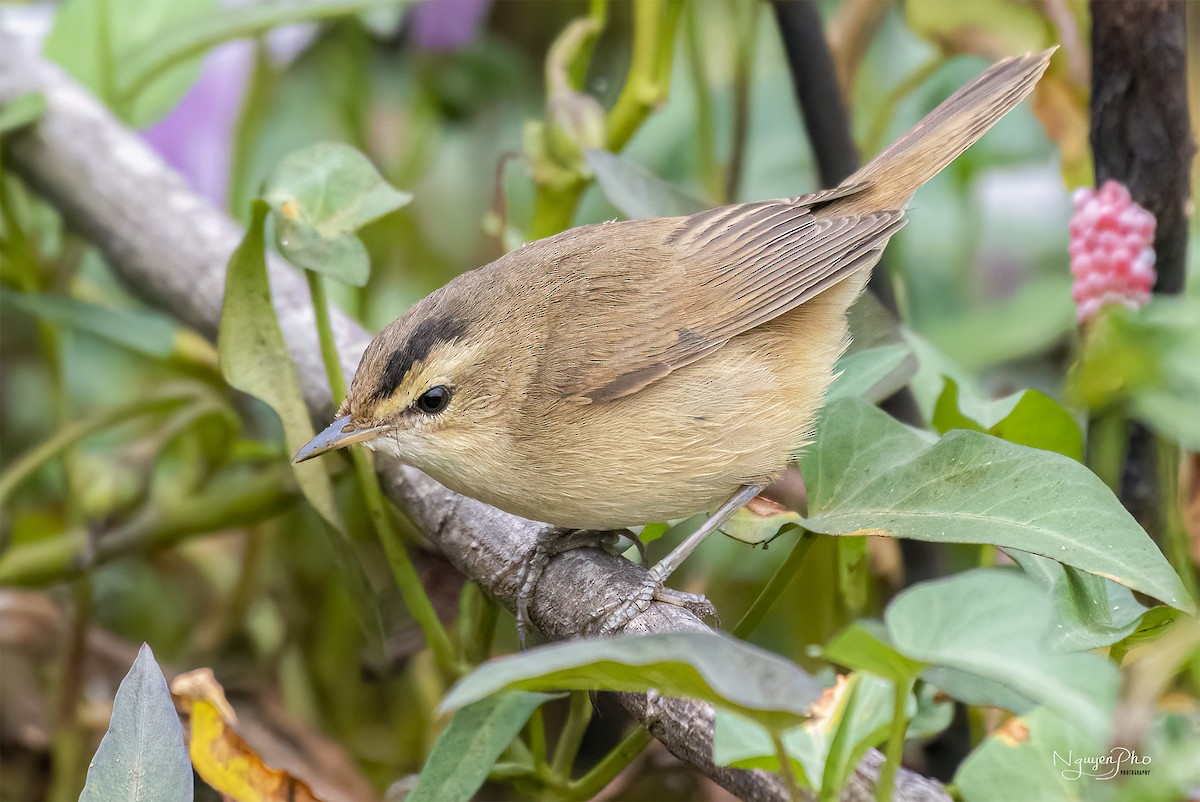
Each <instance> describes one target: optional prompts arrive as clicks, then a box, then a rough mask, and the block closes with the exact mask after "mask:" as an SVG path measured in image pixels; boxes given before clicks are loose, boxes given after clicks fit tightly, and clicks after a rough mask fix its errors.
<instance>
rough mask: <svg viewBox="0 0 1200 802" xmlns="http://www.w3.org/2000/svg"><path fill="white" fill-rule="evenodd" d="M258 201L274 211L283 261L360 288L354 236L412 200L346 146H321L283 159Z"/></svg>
mask: <svg viewBox="0 0 1200 802" xmlns="http://www.w3.org/2000/svg"><path fill="white" fill-rule="evenodd" d="M263 199H264V200H265V201H266V202H267V203H269V204H270V205H271V209H272V210H273V211H274V212H275V237H276V240H277V241H278V244H279V249H280V251H282V252H283V255H284V256H286V257H287V259H288V261H290V262H291V263H292V264H294V265H296V266H297V267H301V268H304V269H305V270H315V271H317V272H318V273H324V274H326V275H329V276H332V277H333V278H336V279H338V280H339V281H343V282H345V283H347V284H352V285H354V286H357V287H361V286H363V285H364V284H366V283H367V279H368V278H369V277H370V273H371V265H370V261H369V259H368V258H367V249H366V248H365V247H364V246H363V244H362V242H361V241H360V240H359V239H358V237H356V236H355V235H354V232H355V231H357V230H358V229H360V228H362V227H363V226H365V225H366V224H367V223H370V222H371V221H373V220H377V219H379V218H380V217H382V216H383V215H385V214H387V213H389V212H392V211H395V210H396V209H399V208H400V207H401V206H404V205H406V204H407V203H408V202H409V201H410V200H412V195H410V194H409V193H407V192H401V191H399V190H397V189H395V188H394V187H392V186H391V185H390V184H388V183H387V182H386V181H384V180H383V177H382V176H380V175H379V171H378V170H376V169H375V165H373V164H371V162H370V160H369V159H368V158H367V157H366V156H364V155H363V154H361V153H359V152H358V151H357V150H355V149H354V148H352V147H350V146H349V145H345V144H341V143H337V142H323V143H320V144H317V145H312V146H310V147H307V148H304V149H302V150H298V151H295V152H294V153H291V154H289V155H287V156H286V157H284V159H283V161H281V162H280V163H279V166H278V167H276V168H275V171H274V172H273V173H272V174H271V177H270V178H269V179H268V180H267V183H266V187H265V189H264V191H263Z"/></svg>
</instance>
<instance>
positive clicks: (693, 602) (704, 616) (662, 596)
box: [596, 565, 720, 635]
mask: <svg viewBox="0 0 1200 802" xmlns="http://www.w3.org/2000/svg"><path fill="white" fill-rule="evenodd" d="M657 568H658V566H657V565H656V566H655V567H654V568H651V569H650V571H649V573H648V575H647V576H646V578H645V579H644V580H642V585H641V587H640V588H638V591H637V593H636V594H635V595H634V596H633V597H632V598H629V599H622V600H621V601H619V602H617V603H615V604H613V605H611V606H610V607H608V608H606V609H604V610H603V611H601V613H600V615H599V616H597V627H596V628H597V630H598V631H599V633H600V634H601V635H615V634H616V633H618V632H620V631H621V630H622V629H624V628H625V627H626V626H628V625H629V623H630V622H631V621H633V619H635V618H637V617H638V616H639V615H641V614H642V613H644V612H646V611H647V610H649V609H650V605H651V603H653V602H656V601H658V602H663V603H664V604H673V605H675V606H676V607H682V608H684V609H685V610H689V611H691V612H692V613H693V614H694V615H696V617H698V618H700V619H701V620H704V621H711V622H713V623H714V624H719V622H720V617H719V616H718V615H717V608H716V607H714V606H713V604H712V602H710V601H709V600H708V599H706V598H705V597H704V596H702V595H701V594H699V593H687V592H685V591H682V590H674V589H673V588H668V587H666V586H665V585H663V582H664V581H665V578H664V577H663V576H661V575H660V573H659V572H658V571H657V570H656V569H657Z"/></svg>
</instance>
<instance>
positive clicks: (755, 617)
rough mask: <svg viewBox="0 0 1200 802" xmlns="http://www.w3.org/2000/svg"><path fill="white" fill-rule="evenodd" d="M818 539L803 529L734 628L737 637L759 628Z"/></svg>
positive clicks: (734, 634)
mask: <svg viewBox="0 0 1200 802" xmlns="http://www.w3.org/2000/svg"><path fill="white" fill-rule="evenodd" d="M816 540H817V536H816V535H814V534H813V533H812V532H806V531H803V530H801V532H800V537H799V538H797V540H796V543H795V545H793V546H792V550H791V552H790V553H789V554H788V556H787V558H786V559H784V561H783V562H782V563H780V565H779V567H778V568H776V569H775V573H774V574H772V575H771V578H770V580H768V581H767V584H766V586H765V587H764V588H763V589H762V592H761V593H759V594H758V598H756V599H755V600H754V603H753V604H751V605H750V609H749V610H747V611H746V614H745V615H743V616H742V620H741V621H738V622H737V626H735V627H734V628H733V632H732V634H733V636H734V637H735V638H745V637H746V636H747V635H749V634H750V633H751V632H753V631H754V630H755V629H757V628H758V625H759V624H761V623H762V620H763V619H764V618H766V617H767V613H768V612H770V610H771V607H773V606H774V605H775V602H776V601H778V600H779V596H780V594H782V593H783V589H784V588H786V587H787V585H788V583H789V582H791V581H792V578H793V577H795V576H796V572H797V571H798V570H799V568H800V564H801V563H803V562H804V558H805V557H806V556H808V552H809V550H810V549H811V548H812V546H813V543H815V542H816Z"/></svg>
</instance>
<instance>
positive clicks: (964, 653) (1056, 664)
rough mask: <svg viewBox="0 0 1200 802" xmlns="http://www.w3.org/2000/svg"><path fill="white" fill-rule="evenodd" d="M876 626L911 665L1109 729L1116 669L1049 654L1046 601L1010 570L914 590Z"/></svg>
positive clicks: (1050, 622) (1085, 658)
mask: <svg viewBox="0 0 1200 802" xmlns="http://www.w3.org/2000/svg"><path fill="white" fill-rule="evenodd" d="M884 623H885V624H886V626H887V630H888V635H889V636H890V638H891V641H892V645H893V646H894V647H895V649H896V650H897V651H898V652H900V653H901V654H903V655H905V656H906V657H908V658H910V659H912V660H920V661H922V662H925V663H929V664H932V665H937V666H945V667H947V668H951V669H955V670H957V671H962V672H965V673H967V674H971V675H975V676H978V677H982V678H984V679H986V680H990V681H992V682H996V683H999V684H1001V685H1004V686H1006V687H1008V688H1011V689H1012V690H1013V691H1015V692H1016V693H1018V694H1020V695H1022V696H1024V697H1026V698H1028V699H1031V700H1033V701H1036V702H1040V703H1041V704H1044V705H1046V706H1048V707H1050V708H1052V709H1054V710H1057V711H1058V712H1060V713H1061V714H1062V715H1064V716H1067V717H1069V718H1071V719H1073V720H1074V721H1076V722H1078V723H1079V724H1080V725H1081V726H1084V727H1087V728H1088V729H1089V730H1090V731H1092V732H1106V731H1107V730H1108V729H1109V727H1110V726H1111V720H1110V714H1111V710H1112V707H1113V706H1114V705H1115V703H1116V694H1117V686H1118V683H1119V680H1120V678H1119V674H1118V671H1117V668H1116V666H1114V665H1113V664H1112V663H1110V662H1108V661H1107V660H1104V659H1103V658H1100V657H1097V656H1096V655H1094V654H1091V653H1088V652H1084V653H1061V652H1056V651H1054V650H1053V649H1052V648H1051V646H1050V638H1051V636H1052V632H1053V629H1054V606H1053V601H1052V600H1051V599H1050V597H1049V595H1048V594H1046V593H1045V592H1044V591H1042V590H1041V589H1040V588H1038V587H1037V586H1036V585H1035V584H1034V583H1033V582H1032V581H1030V580H1029V579H1028V578H1026V577H1023V576H1021V575H1020V574H1019V573H1017V572H1016V571H1013V570H1009V569H977V570H974V571H968V572H966V573H963V574H958V575H956V576H952V577H949V578H947V579H940V580H936V581H932V582H924V583H922V584H920V585H916V586H914V587H911V588H909V589H908V590H905V591H904V592H903V593H901V594H900V595H899V596H897V597H896V598H895V599H894V600H893V601H892V603H891V604H889V605H888V608H887V610H886V611H885V613H884Z"/></svg>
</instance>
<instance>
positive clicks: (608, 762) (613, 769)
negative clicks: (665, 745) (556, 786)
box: [567, 727, 652, 799]
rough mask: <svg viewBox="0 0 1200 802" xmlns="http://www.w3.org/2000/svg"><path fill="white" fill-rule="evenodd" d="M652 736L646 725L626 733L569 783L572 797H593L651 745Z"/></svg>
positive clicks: (568, 786) (568, 788) (568, 787)
mask: <svg viewBox="0 0 1200 802" xmlns="http://www.w3.org/2000/svg"><path fill="white" fill-rule="evenodd" d="M651 739H652V736H651V735H650V731H649V730H647V729H646V728H644V727H638V728H637V729H635V730H633V731H632V732H630V733H629V734H628V735H626V736H625V737H624V738H623V739H622V740H621V743H619V744H617V745H616V747H614V748H613V750H612V751H611V752H609V753H608V754H607V755H605V756H604V759H603V760H601V761H600V762H599V763H597V764H596V765H595V766H593V767H592V770H591V771H589V772H588V773H587V774H585V775H583V776H582V777H580V778H579V779H578V780H576V781H575V782H573V783H570V784H568V785H567V790H568V792H569V794H570V797H571V799H591V798H592V797H594V796H595V795H596V794H598V793H600V791H602V790H604V788H605V787H606V786H607V785H608V784H609V783H611V782H612V781H613V780H614V779H615V778H616V776H617V775H618V774H620V773H621V772H622V771H624V770H625V767H626V766H628V765H629V764H630V763H632V762H633V759H634V758H635V757H637V756H638V755H640V754H641V753H642V750H643V749H645V748H646V746H647V745H649V743H650V741H651Z"/></svg>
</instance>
